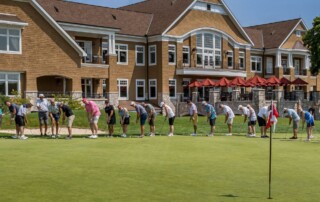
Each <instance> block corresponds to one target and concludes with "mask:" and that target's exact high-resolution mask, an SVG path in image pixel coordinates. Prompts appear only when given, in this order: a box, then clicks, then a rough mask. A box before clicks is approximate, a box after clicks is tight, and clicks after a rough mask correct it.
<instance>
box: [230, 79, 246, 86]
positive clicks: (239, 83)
mask: <svg viewBox="0 0 320 202" xmlns="http://www.w3.org/2000/svg"><path fill="white" fill-rule="evenodd" d="M245 85H246V81H245V80H244V79H242V78H241V77H236V78H234V79H233V80H232V81H231V82H230V83H229V86H230V87H237V86H241V87H242V86H245Z"/></svg>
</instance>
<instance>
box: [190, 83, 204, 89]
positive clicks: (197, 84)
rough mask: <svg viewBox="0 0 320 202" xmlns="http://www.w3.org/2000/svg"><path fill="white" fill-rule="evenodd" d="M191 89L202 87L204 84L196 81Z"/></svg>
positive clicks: (191, 85) (191, 84)
mask: <svg viewBox="0 0 320 202" xmlns="http://www.w3.org/2000/svg"><path fill="white" fill-rule="evenodd" d="M189 87H190V88H194V87H202V83H201V82H200V81H194V82H192V83H190V84H189Z"/></svg>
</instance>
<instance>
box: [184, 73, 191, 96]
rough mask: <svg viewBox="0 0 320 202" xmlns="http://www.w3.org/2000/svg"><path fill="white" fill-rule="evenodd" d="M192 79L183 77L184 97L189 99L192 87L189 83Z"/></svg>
mask: <svg viewBox="0 0 320 202" xmlns="http://www.w3.org/2000/svg"><path fill="white" fill-rule="evenodd" d="M190 81H191V79H189V78H184V79H183V82H182V87H183V98H184V99H187V100H188V99H189V98H190V92H191V91H190V87H189V84H190Z"/></svg>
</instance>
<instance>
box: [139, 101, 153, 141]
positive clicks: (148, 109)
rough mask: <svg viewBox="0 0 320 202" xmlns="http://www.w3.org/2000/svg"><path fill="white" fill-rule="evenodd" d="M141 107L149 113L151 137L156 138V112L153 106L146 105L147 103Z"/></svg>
mask: <svg viewBox="0 0 320 202" xmlns="http://www.w3.org/2000/svg"><path fill="white" fill-rule="evenodd" d="M141 105H142V106H143V107H144V108H145V109H146V111H147V113H148V121H149V126H150V137H154V136H156V133H155V129H156V127H155V121H156V115H157V113H156V110H155V109H154V107H153V106H152V105H151V104H146V103H144V102H143V103H141Z"/></svg>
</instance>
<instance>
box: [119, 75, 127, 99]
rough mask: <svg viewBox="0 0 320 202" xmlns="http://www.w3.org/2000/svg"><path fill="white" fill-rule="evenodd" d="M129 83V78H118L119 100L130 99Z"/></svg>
mask: <svg viewBox="0 0 320 202" xmlns="http://www.w3.org/2000/svg"><path fill="white" fill-rule="evenodd" d="M128 84H129V81H128V79H118V80H117V86H118V93H119V100H128V99H129V87H128Z"/></svg>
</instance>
